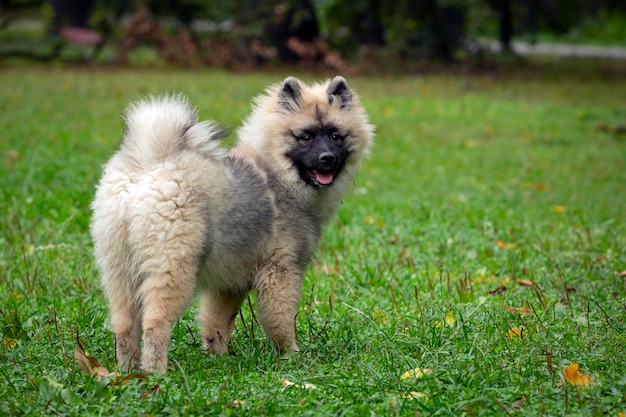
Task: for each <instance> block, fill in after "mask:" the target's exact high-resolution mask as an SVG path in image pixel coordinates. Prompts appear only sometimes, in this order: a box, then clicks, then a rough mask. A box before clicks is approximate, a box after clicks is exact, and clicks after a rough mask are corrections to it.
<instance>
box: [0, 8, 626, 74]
mask: <svg viewBox="0 0 626 417" xmlns="http://www.w3.org/2000/svg"><path fill="white" fill-rule="evenodd" d="M0 16H1V18H0V58H2V59H32V60H42V61H46V60H63V61H77V62H87V63H91V64H99V65H150V66H153V65H177V66H183V67H201V66H214V67H222V68H227V69H236V70H252V69H257V68H271V67H272V66H282V65H285V64H290V65H300V66H302V67H303V68H307V69H313V70H317V69H323V68H327V69H330V70H333V71H341V72H348V73H354V72H359V73H375V72H377V71H385V70H390V69H391V70H400V71H404V70H411V69H412V68H414V66H416V65H423V64H424V63H425V62H437V63H443V64H458V63H464V64H470V65H488V64H490V63H493V62H494V61H497V60H501V59H510V57H517V56H520V55H526V54H533V53H551V54H556V55H558V54H569V55H577V54H582V55H584V54H587V55H597V56H600V57H605V58H623V57H624V56H626V53H625V52H624V50H623V49H621V48H619V47H626V1H624V0H525V1H521V0H421V1H416V0H400V1H394V2H390V1H384V0H352V1H340V0H290V1H270V0H234V1H233V0H212V1H206V0H179V1H173V0H152V1H150V0H145V1H139V0H137V1H132V0H111V1H104V0H47V1H46V0H1V1H0ZM546 44H547V45H548V47H547V48H546ZM571 45H576V46H577V48H573V49H572V48H571ZM584 45H586V46H588V45H594V46H595V48H587V49H585V48H582V47H581V46H584ZM568 48H569V49H568ZM503 57H504V58H503Z"/></svg>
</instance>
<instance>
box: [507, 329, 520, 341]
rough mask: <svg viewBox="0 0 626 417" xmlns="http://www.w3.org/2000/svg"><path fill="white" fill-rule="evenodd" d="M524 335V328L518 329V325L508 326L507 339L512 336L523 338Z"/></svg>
mask: <svg viewBox="0 0 626 417" xmlns="http://www.w3.org/2000/svg"><path fill="white" fill-rule="evenodd" d="M524 336H525V335H524V329H520V328H519V327H509V331H508V332H507V333H506V337H507V338H508V339H510V338H512V337H519V338H520V339H523V338H524Z"/></svg>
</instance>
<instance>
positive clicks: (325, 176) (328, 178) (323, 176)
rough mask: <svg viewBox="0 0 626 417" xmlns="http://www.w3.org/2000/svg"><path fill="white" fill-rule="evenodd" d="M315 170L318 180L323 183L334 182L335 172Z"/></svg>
mask: <svg viewBox="0 0 626 417" xmlns="http://www.w3.org/2000/svg"><path fill="white" fill-rule="evenodd" d="M314 172H315V178H316V179H317V182H319V183H320V184H322V185H328V184H330V183H331V182H333V174H331V173H330V172H328V173H326V172H318V171H314Z"/></svg>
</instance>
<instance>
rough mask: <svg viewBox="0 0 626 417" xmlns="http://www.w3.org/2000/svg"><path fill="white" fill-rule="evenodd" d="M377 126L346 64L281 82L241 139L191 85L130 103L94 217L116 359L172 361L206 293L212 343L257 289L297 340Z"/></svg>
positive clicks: (282, 328)
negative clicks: (315, 274)
mask: <svg viewBox="0 0 626 417" xmlns="http://www.w3.org/2000/svg"><path fill="white" fill-rule="evenodd" d="M373 131H374V127H373V126H372V125H370V123H369V121H368V116H367V114H366V112H365V110H364V108H363V107H362V105H361V104H360V101H359V98H358V96H357V95H356V94H355V93H354V92H353V91H352V89H351V88H350V87H349V86H348V84H347V82H346V80H345V79H344V78H343V77H341V76H336V77H334V78H332V79H331V80H328V81H327V82H325V83H323V84H312V85H310V86H309V85H306V84H304V83H302V82H301V81H299V80H298V79H296V78H294V77H288V78H286V79H285V80H284V81H283V82H282V83H279V84H276V85H274V86H271V87H269V88H268V89H267V90H266V91H265V93H264V94H262V95H260V96H259V97H257V98H256V99H255V101H254V105H253V109H252V113H251V114H250V116H249V117H248V118H247V119H246V120H245V121H244V123H243V124H242V126H241V127H240V128H239V130H238V132H237V133H238V140H237V142H236V144H235V145H234V146H233V147H232V148H231V149H229V150H227V149H225V148H224V147H223V146H222V145H221V143H220V139H221V138H222V136H223V135H221V134H220V130H219V128H218V127H217V125H216V124H215V123H214V122H198V121H197V114H196V112H195V110H194V109H193V108H192V107H191V106H190V104H189V103H188V101H187V99H186V98H184V97H183V96H181V95H169V96H161V97H151V98H147V99H145V100H143V101H140V102H138V103H135V104H132V105H130V106H129V108H128V110H127V111H126V113H125V133H124V139H123V142H122V144H121V147H120V149H119V150H118V151H117V153H115V154H114V155H113V156H112V158H111V159H110V160H109V161H108V162H107V163H106V165H105V166H104V167H103V173H102V177H101V179H100V181H99V184H98V185H97V189H96V194H95V197H94V200H93V202H92V205H91V207H92V210H93V215H92V219H91V225H90V232H91V235H92V238H93V242H94V253H95V260H96V264H97V266H98V269H99V271H100V275H101V281H102V285H103V288H104V292H105V294H106V297H107V299H108V303H109V309H110V318H111V323H112V326H113V331H114V333H115V355H116V360H117V364H118V366H119V367H120V368H121V369H123V370H125V371H128V370H130V369H132V368H140V369H142V370H143V371H145V372H147V373H152V372H158V373H164V372H166V370H167V356H168V345H169V341H170V338H171V334H172V329H173V326H174V323H175V321H176V320H177V319H178V317H179V316H180V315H182V314H183V312H184V311H185V310H186V309H187V307H188V306H189V304H190V303H191V301H192V299H193V297H194V294H196V293H197V294H198V297H199V300H198V302H199V305H198V322H199V328H200V334H201V337H202V344H203V348H205V349H207V350H210V351H212V352H214V353H225V352H227V350H228V343H229V339H230V336H231V333H232V330H233V326H234V321H235V318H236V316H237V314H238V312H239V309H240V307H241V304H242V302H243V300H244V299H245V297H246V295H247V294H248V292H249V291H251V290H254V291H256V294H257V298H256V309H257V315H258V317H259V319H260V322H261V324H262V325H263V327H264V329H265V331H266V333H267V335H268V337H269V339H270V340H271V341H272V342H273V343H274V346H275V347H276V349H277V350H278V351H279V352H286V351H292V350H298V347H297V344H296V331H295V324H296V317H297V314H298V304H299V299H300V295H301V287H302V273H303V270H304V268H305V267H306V265H307V264H308V262H309V261H310V260H311V257H312V255H313V253H314V251H315V248H316V246H317V245H318V241H319V240H320V236H321V232H322V226H323V225H324V224H325V223H327V222H328V221H329V219H330V218H331V216H332V215H333V212H334V211H335V210H336V208H337V206H338V205H339V204H340V202H341V199H342V198H343V196H344V195H345V194H346V192H347V191H348V189H349V188H350V186H351V185H352V184H353V182H354V177H355V173H356V171H357V168H358V166H359V165H360V163H361V161H362V160H363V159H364V157H366V155H367V154H368V152H369V150H370V147H371V145H372V141H373ZM141 344H143V347H142V346H141Z"/></svg>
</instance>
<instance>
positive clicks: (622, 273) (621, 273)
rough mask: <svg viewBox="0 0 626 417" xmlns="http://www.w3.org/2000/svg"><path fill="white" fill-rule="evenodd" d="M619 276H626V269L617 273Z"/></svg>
mask: <svg viewBox="0 0 626 417" xmlns="http://www.w3.org/2000/svg"><path fill="white" fill-rule="evenodd" d="M619 276H620V277H622V278H624V277H626V269H625V270H623V271H622V272H620V273H619Z"/></svg>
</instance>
